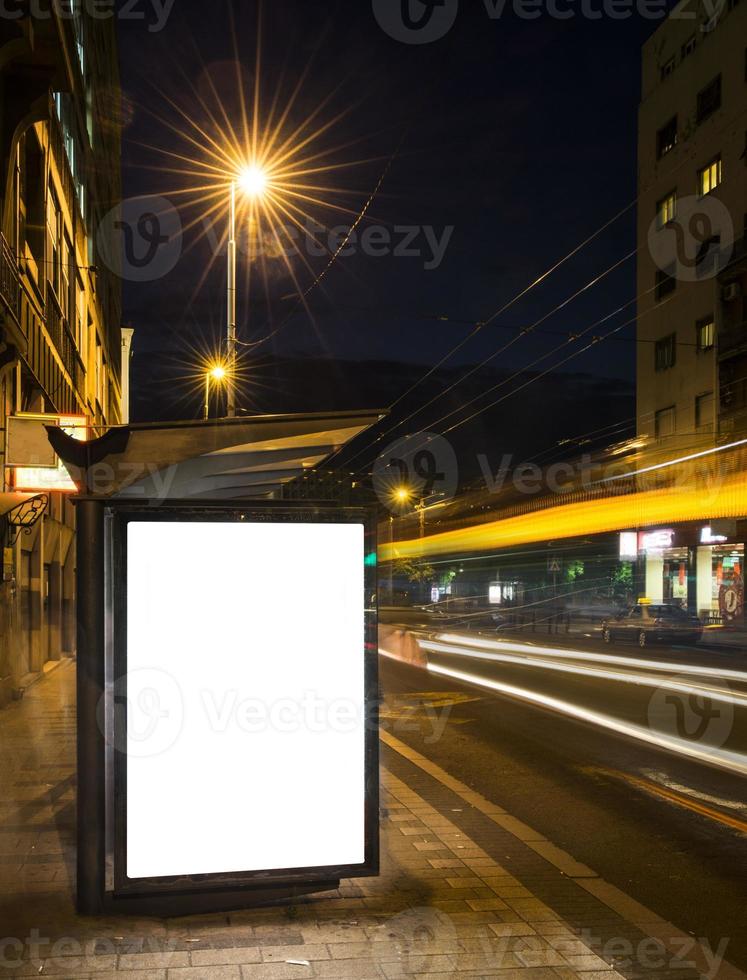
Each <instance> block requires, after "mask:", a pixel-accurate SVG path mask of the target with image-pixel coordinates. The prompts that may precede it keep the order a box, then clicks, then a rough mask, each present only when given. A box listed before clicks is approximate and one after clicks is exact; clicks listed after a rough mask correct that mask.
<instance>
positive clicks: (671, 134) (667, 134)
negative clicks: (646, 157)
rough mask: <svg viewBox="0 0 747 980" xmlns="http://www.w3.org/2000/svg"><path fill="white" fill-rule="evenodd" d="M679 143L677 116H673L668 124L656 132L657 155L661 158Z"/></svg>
mask: <svg viewBox="0 0 747 980" xmlns="http://www.w3.org/2000/svg"><path fill="white" fill-rule="evenodd" d="M676 145H677V116H672V118H671V119H670V120H669V122H668V123H667V124H666V126H662V127H661V129H660V130H659V131H658V132H657V134H656V155H657V157H658V158H659V159H660V160H661V158H662V157H663V156H666V154H667V153H669V152H670V151H671V150H673V149H674V148H675V146H676Z"/></svg>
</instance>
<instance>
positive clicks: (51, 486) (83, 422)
mask: <svg viewBox="0 0 747 980" xmlns="http://www.w3.org/2000/svg"><path fill="white" fill-rule="evenodd" d="M32 419H33V421H35V424H36V426H37V433H39V432H41V433H43V437H44V439H46V441H47V445H48V447H49V449H50V450H51V446H49V438H48V436H47V433H46V430H45V428H44V426H45V425H59V427H60V428H61V429H62V430H63V431H64V432H65V433H67V435H69V436H72V437H73V438H74V439H78V440H79V441H80V442H85V441H86V440H87V439H88V421H87V419H86V417H85V416H83V415H81V416H78V415H41V416H34V417H29V418H28V419H27V418H26V417H23V416H22V417H20V418H19V420H18V422H17V424H20V423H22V422H28V421H30V420H32ZM39 438H41V436H39ZM52 455H53V456H54V453H52ZM12 459H13V457H10V459H9V461H8V465H10V466H13V474H14V475H13V484H14V487H15V489H16V490H20V491H27V492H34V493H36V492H43V491H48V492H51V491H57V492H59V493H77V491H78V487H77V485H76V484H75V482H74V481H73V479H72V477H71V476H70V474H69V473H68V471H67V469H66V467H65V464H64V463H63V462H62V460H61V459H58V458H57V457H54V463H53V464H52V465H51V466H50V465H49V460H45V461H44V463H43V465H42V464H41V463H38V462H36V463H35V465H25V466H24V465H17V464H14V463H13V462H12Z"/></svg>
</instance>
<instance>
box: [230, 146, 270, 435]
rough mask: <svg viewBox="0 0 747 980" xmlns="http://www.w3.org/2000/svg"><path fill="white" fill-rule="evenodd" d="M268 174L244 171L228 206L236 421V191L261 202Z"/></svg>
mask: <svg viewBox="0 0 747 980" xmlns="http://www.w3.org/2000/svg"><path fill="white" fill-rule="evenodd" d="M267 181H268V177H267V171H266V170H264V169H263V168H262V167H261V166H259V165H258V164H256V163H255V164H251V165H248V166H246V167H244V168H243V169H242V170H241V171H240V172H239V174H238V175H237V176H236V177H235V178H234V179H233V180H232V181H231V200H230V205H229V231H228V296H227V299H228V338H227V355H228V370H229V372H230V374H231V380H230V381H229V383H228V399H227V406H226V415H227V416H228V418H230V419H232V418H235V417H236V391H235V388H234V384H233V382H234V381H235V378H236V191H237V188H240V189H241V191H242V192H243V194H244V195H245V196H246V197H247V198H249V199H250V200H259V199H261V198H262V197H263V196H264V193H265V191H266V189H267Z"/></svg>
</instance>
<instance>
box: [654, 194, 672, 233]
mask: <svg viewBox="0 0 747 980" xmlns="http://www.w3.org/2000/svg"><path fill="white" fill-rule="evenodd" d="M676 214H677V192H676V191H672V192H671V193H670V194H667V195H666V197H663V198H662V199H661V200H660V201H659V202H658V203H657V205H656V219H657V225H658V226H659V228H663V227H664V226H665V225H668V224H669V222H670V221H674V219H675V216H676Z"/></svg>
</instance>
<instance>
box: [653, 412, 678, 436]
mask: <svg viewBox="0 0 747 980" xmlns="http://www.w3.org/2000/svg"><path fill="white" fill-rule="evenodd" d="M676 428H677V424H676V413H675V407H674V405H670V406H669V408H662V409H661V410H660V411H658V412H657V413H656V414H655V415H654V435H655V436H656V438H657V439H663V438H665V437H666V436H671V435H674V433H675V431H676Z"/></svg>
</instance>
